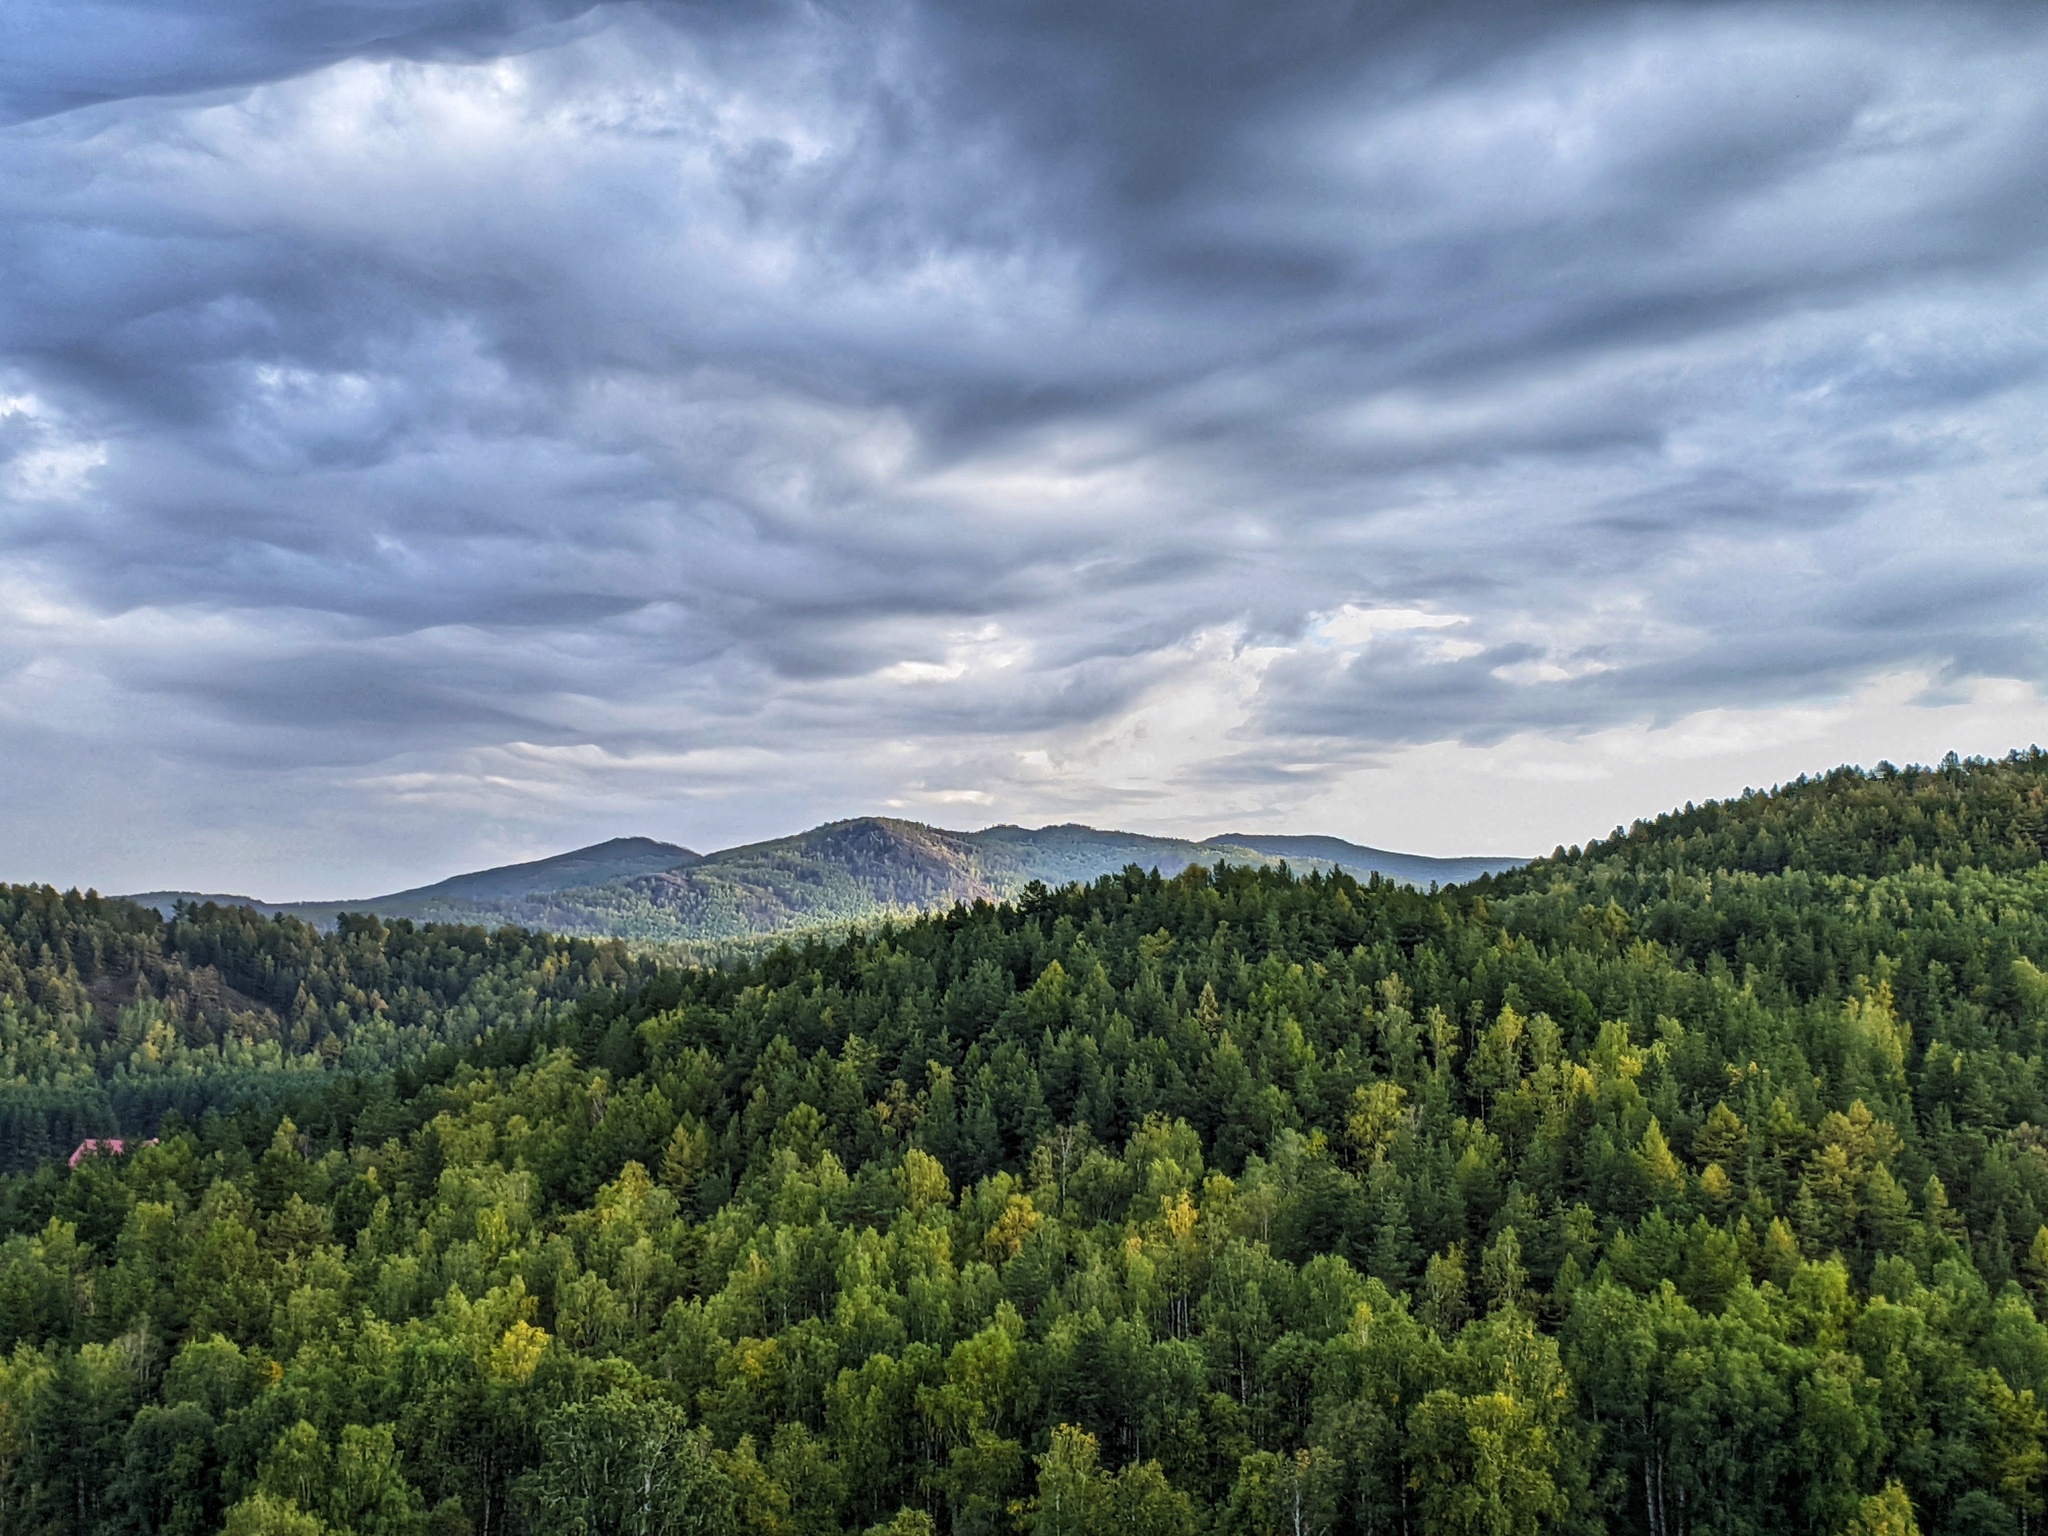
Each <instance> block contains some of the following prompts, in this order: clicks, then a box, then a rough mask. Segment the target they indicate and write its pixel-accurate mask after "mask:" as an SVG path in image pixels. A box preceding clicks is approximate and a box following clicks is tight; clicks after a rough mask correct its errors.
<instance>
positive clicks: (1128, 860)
mask: <svg viewBox="0 0 2048 1536" xmlns="http://www.w3.org/2000/svg"><path fill="white" fill-rule="evenodd" d="M1219 860H1223V861H1227V862H1229V863H1232V864H1256V865H1273V864H1279V863H1281V862H1283V861H1284V862H1285V863H1287V864H1288V865H1289V866H1290V867H1291V868H1293V869H1295V870H1297V871H1299V872H1307V871H1309V870H1318V869H1320V870H1324V871H1328V870H1333V869H1343V870H1346V871H1347V872H1349V873H1350V874H1352V875H1355V876H1357V877H1359V878H1361V879H1363V878H1364V877H1365V876H1367V875H1369V874H1379V875H1381V876H1384V877H1385V878H1387V879H1391V880H1402V881H1407V882H1409V883H1411V884H1416V885H1428V884H1431V883H1435V884H1439V885H1449V884H1453V883H1456V882H1459V881H1464V880H1472V879H1476V878H1477V877H1478V876H1480V875H1482V874H1487V873H1490V872H1497V871H1500V870H1506V869H1513V868H1514V867H1516V866H1517V865H1519V864H1522V863H1524V862H1526V861H1524V860H1522V859H1514V858H1464V859H1433V858H1427V857H1424V856H1422V855H1420V854H1410V853H1388V852H1386V851H1385V850H1384V849H1379V848H1365V847H1361V846H1359V845H1358V844H1356V843H1347V842H1345V841H1343V840H1342V839H1341V838H1335V837H1282V836H1267V835H1262V834H1256V833H1226V834H1225V835H1223V836H1221V837H1212V838H1207V839H1205V840H1203V841H1202V842H1190V841H1187V840H1185V839H1182V838H1172V837H1145V836H1142V835H1140V834H1137V833H1131V832H1099V831H1097V830H1096V829H1095V828H1093V827H1083V826H1075V825H1071V824H1069V825H1063V826H1052V827H1039V828H1036V829H1032V828H1027V827H1012V826H1000V827H990V828H988V829H987V830H985V831H981V832H948V831H945V830H944V829H942V828H939V827H928V826H925V825H924V824H922V823H921V822H915V821H898V820H895V819H893V818H890V817H881V816H867V817H860V818H858V819H856V820H852V821H835V822H828V823H827V824H826V825H824V826H822V827H815V828H813V829H812V830H810V831H808V832H800V833H798V834H797V835H796V836H794V837H783V838H776V839H775V840H773V841H772V842H765V843H750V844H747V845H746V846H744V847H740V848H728V849H726V850H725V851H723V852H721V853H713V854H708V855H707V854H700V853H694V852H692V851H691V850H690V849H688V848H682V847H678V846H677V845H675V844H673V843H661V842H656V841H654V840H653V839H652V838H645V837H618V838H613V839H612V840H611V841H610V842H605V843H598V844H595V845H593V846H592V847H589V848H579V849H576V850H575V851H574V852H572V853H562V854H556V855H555V856H554V857H553V858H547V859H535V860H533V861H532V862H531V863H526V864H506V865H501V866H499V867H498V868H495V869H484V870H478V871H476V872H475V873H473V874H465V875H454V876H451V877H450V878H448V879H446V880H440V881H436V882H435V883H434V884H432V885H423V886H418V887H415V888H414V889H412V890H406V891H394V892H392V893H391V894H390V895H389V896H373V897H369V898H367V899H365V900H361V901H318V902H288V903H276V902H262V901H256V900H253V899H251V898H249V897H246V896H219V895H208V894H203V893H198V892H191V891H148V892H144V893H142V894H140V895H137V896H133V897H131V898H129V899H130V900H133V901H138V902H143V903H145V904H147V905H150V906H154V907H156V908H157V909H158V910H159V911H161V912H164V913H165V914H167V915H168V914H169V913H170V912H171V910H172V909H173V908H174V907H175V906H176V904H177V903H178V902H180V901H193V902H204V901H212V902H217V903H219V904H221V905H224V906H225V905H240V906H248V907H254V908H255V909H256V910H257V911H259V912H265V913H277V912H288V913H291V914H293V915H294V916H298V917H302V918H305V919H307V920H308V921H311V922H317V923H321V924H323V925H324V924H327V923H331V922H332V921H333V920H334V918H335V916H336V915H337V914H338V913H342V912H375V913H377V914H378V915H379V916H382V917H409V918H412V919H414V920H415V921H419V922H443V923H480V924H484V925H486V926H491V927H495V926H498V925H501V924H505V923H516V924H519V925H521V926H523V927H528V928H545V929H549V930H551V931H553V932H556V933H567V934H588V935H593V936H606V937H615V938H627V939H642V940H654V941H662V942H682V943H720V942H729V941H732V940H743V939H751V938H759V937H763V936H767V935H772V934H778V933H788V932H794V931H796V930H800V929H804V928H815V927H826V926H834V925H841V924H846V923H854V922H861V921H864V920H867V919H871V918H877V917H884V916H888V915H890V914H892V913H911V912H919V911H926V910H929V909H931V908H934V907H946V906H951V905H952V904H953V903H954V902H956V901H968V902H971V901H976V900H989V901H1000V900H1003V899H1005V898H1008V897H1011V896H1015V895H1016V894H1017V893H1018V892H1019V891H1021V890H1023V889H1024V887H1025V886H1026V885H1028V884H1029V883H1030V882H1031V881H1033V880H1039V881H1043V882H1044V883H1045V884H1047V885H1051V886H1058V885H1064V884H1066V883H1068V882H1070V881H1074V880H1093V879H1095V878H1096V877H1097V876H1100V875H1105V874H1110V873H1113V872H1114V871H1116V870H1119V869H1122V868H1124V867H1125V866H1126V865H1130V864H1136V865H1139V866H1140V867H1141V868H1145V869H1154V868H1156V869H1158V870H1159V871H1160V873H1162V874H1166V875H1174V874H1178V873H1180V871H1181V870H1183V869H1185V868H1187V867H1188V866H1189V865H1190V864H1214V863H1216V862H1218V861H1219Z"/></svg>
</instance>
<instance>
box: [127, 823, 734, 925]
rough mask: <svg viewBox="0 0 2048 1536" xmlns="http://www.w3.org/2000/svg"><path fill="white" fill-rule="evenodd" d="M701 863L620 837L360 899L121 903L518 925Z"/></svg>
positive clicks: (142, 899)
mask: <svg viewBox="0 0 2048 1536" xmlns="http://www.w3.org/2000/svg"><path fill="white" fill-rule="evenodd" d="M701 857H702V855H701V854H698V853H695V852H693V851H691V850H690V849H688V848H683V847H680V846H678V845H677V844H675V843H662V842H657V841H655V840H654V839H653V838H651V837H614V838H612V839H610V840H609V841H607V842H602V843H593V844H592V845H591V846H590V847H588V848H577V849H574V850H572V851H570V852H568V853H557V854H553V855H551V856H550V857H548V858H545V859H531V860H528V861H527V862H526V863H524V864H500V865H497V866H496V867H494V868H491V869H479V870H474V871H472V872H470V873H468V874H461V875H451V876H449V877H448V878H447V879H446V880H439V881H436V882H435V883H434V884H432V885H420V886H414V887H413V888H412V889H410V890H405V891H393V892H392V893H391V894H390V895H388V896H365V897H363V898H361V899H360V900H355V901H288V902H269V901H258V900H256V899H255V898H254V897H251V896H216V895H210V894H206V893H202V892H199V891H145V892H143V893H141V894H140V895H135V896H124V897H121V898H120V899H121V900H123V901H132V902H135V903H136V904H137V905H138V906H145V907H154V908H155V909H156V910H157V911H159V912H161V913H162V914H163V915H164V916H165V917H169V916H170V915H171V913H172V911H173V910H174V909H175V908H176V906H177V904H178V903H179V902H181V901H183V902H189V903H192V904H193V905H201V904H204V903H206V902H212V903H213V904H214V905H215V906H220V907H250V908H253V909H254V910H256V911H258V912H261V913H263V914H264V915H265V916H273V915H275V914H277V913H280V912H285V913H289V914H291V915H292V916H293V917H302V918H304V919H306V920H307V921H308V922H314V923H321V924H330V923H332V922H333V921H334V919H335V917H336V916H337V915H339V914H340V913H343V912H375V913H378V914H379V915H381V916H384V917H410V918H413V919H415V920H417V921H422V922H458V923H460V922H479V921H483V922H490V921H498V922H505V921H511V920H513V919H510V918H507V917H504V916H500V915H497V913H498V909H499V908H501V907H504V906H506V905H507V904H510V905H512V906H517V905H520V904H522V903H524V902H526V901H527V900H528V899H529V898H533V897H537V896H543V895H546V894H548V893H551V892H554V891H564V890H572V889H575V888H577V887H581V886H596V885H604V884H607V883H608V882H611V881H614V880H625V879H629V878H631V877H632V876H634V875H640V874H646V873H648V872H649V871H651V870H657V869H671V868H674V867H675V866H676V865H679V864H688V863H690V862H692V861H693V860H695V859H698V858H701Z"/></svg>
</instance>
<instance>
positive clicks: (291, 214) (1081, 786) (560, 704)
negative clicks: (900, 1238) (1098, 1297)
mask: <svg viewBox="0 0 2048 1536" xmlns="http://www.w3.org/2000/svg"><path fill="white" fill-rule="evenodd" d="M2044 513H2048V9H2044V8H2043V7H2041V6H2039V5H2014V6H1994V5H1971V4H1963V3H1945V4H1938V5H1902V4H1893V3H1884V0H1865V3H1859V4H1855V5H1843V6H1811V5H1787V4H1754V5H1655V6H1652V5H1599V4H1576V5H1574V4H1556V5H1542V4H1512V5H1511V4H1504V3H1499V4H1481V3H1475V0H1439V3H1430V4H1420V3H1415V4H1402V3H1391V0H1389V3H1381V4H1353V3H1336V0H1285V3H1280V4H1272V3H1258V4H1252V3H1241V4H1221V3H1213V0H1173V3H1166V0H1087V3H1081V0H1053V3H1043V4H1033V3H1026V0H990V3H986V4H976V5H967V4H962V3H959V0H954V3H951V4H937V3H921V0H873V3H863V4H858V5H854V4H844V3H840V4H823V3H819V4H779V3H771V0H723V3H718V4H675V3H661V4H600V5H596V6H587V5H584V4H582V3H580V0H326V3H323V4H322V5H319V6H317V7H313V6H307V7H287V6H278V5H276V4H274V3H270V0H14V3H12V4H10V5H8V6H6V7H4V8H0V879H13V880H35V881H49V882H52V883H55V884H59V885H66V884H78V885H81V886H83V885H88V884H90V885H96V886H98V887H99V888H100V889H102V890H107V891H119V890H136V889H146V888H161V887H177V888H187V889H204V890H230V891H237V892H246V893H249V894H254V895H258V896H263V897H267V898H270V899H288V898H317V897H347V896H358V895H368V894H372V893H375V892H378V891H382V890H389V889H393V888H397V887H401V886H405V885H409V884H415V883H418V882H420V881H423V880H428V879H433V878H436V877H438V876H441V875H444V874H448V873H451V872H453V871H455V870H459V869H463V868H473V867H478V866H480V865H485V864H493V863H500V862H505V861H506V860H509V859H516V858H521V857H531V856H537V855H540V854H545V853H550V852H555V851H559V850H561V849H564V848H568V847H572V846H576V845H578V844H581V843H587V842H591V841H596V840H599V839H602V838H605V837H610V836H617V835H647V836H654V837H661V838H665V839H667V840H670V841H675V842H679V843H684V844H687V845H689V846H691V847H694V848H698V849H705V850H708V849H713V848H718V847H724V846H730V845H732V844H735V843H740V842H745V841H750V840H754V839H758V838H764V837H771V836H777V835H781V834H785V833H788V832H792V831H796V830H799V829H801V828H803V827H805V826H809V825H812V824H815V823H817V822H820V821H824V820H827V819H831V818H836V817H841V816H849V815H861V814H876V813H880V814H892V815H900V816H906V817H911V818H915V819H918V820H925V821H931V822H935V823H938V824H941V825H947V826H955V827H977V826H984V825H988V824H991V823H994V822H1003V821H1009V822H1022V823H1026V824H1031V825H1036V824H1040V823H1043V822H1049V821H1085V822H1089V823H1091V824H1094V825H1098V826H1115V827H1122V828H1127V829H1131V830H1138V831H1150V832H1165V833H1177V834H1185V835H1196V836H1200V835H1207V834H1211V833H1217V832H1225V831H1289V832H1316V833H1329V834H1335V835H1338V836H1345V837H1350V838H1353V839H1356V840H1358V841H1362V842H1368V843H1372V844H1375V845H1378V846H1381V847H1387V848H1395V849H1401V850H1406V851H1413V852H1423V853H1438V854H1463V853H1535V852H1541V851H1545V850H1548V849H1549V848H1551V847H1552V846H1554V845H1557V844H1559V843H1566V844H1569V843H1573V842H1579V841H1583V840H1586V839H1589V838H1592V837H1596V836H1600V835H1602V834H1604V833H1606V832H1607V831H1609V830H1611V829H1612V828H1613V827H1614V826H1616V825H1618V824H1621V823H1625V822H1628V821H1630V820H1633V819H1634V818H1635V817H1638V816H1646V815H1654V814H1655V813H1657V812H1658V811H1660V810H1663V809H1666V808H1668V807H1670V806H1673V805H1676V804H1679V803H1682V802H1684V801H1687V800H1700V799H1706V798H1709V797H1712V796H1718V795H1726V794H1733V793H1740V792H1741V791H1742V790H1743V789H1744V788H1745V787H1748V786H1750V785H1758V786H1762V785H1768V784H1771V783H1774V782H1778V781H1781V780H1783V779H1786V778H1789V777H1791V776H1793V775H1796V774H1798V773H1801V772H1805V771H1816V770H1821V769H1825V768H1827V767H1829V766H1831V765H1833V764H1835V763H1838V762H1844V761H1850V762H1860V763H1865V764H1874V763H1876V762H1877V761H1879V760H1881V759H1888V760H1891V761H1894V762H1899V763H1906V762H1912V761H1929V760H1932V759H1935V758H1938V757H1939V756H1940V755H1941V754H1942V753H1944V752H1947V751H1949V750H1956V751H1960V752H1962V753H1964V754H1966V755H1967V754H1972V753H1985V754H1994V755H1995V754H2000V753H2003V752H2005V751H2007V750H2009V749H2011V748H2014V747H2020V746H2025V745H2027V744H2029V743H2031V742H2035V741H2048V692H2044V684H2048V628H2044V602H2043V598H2044V594H2048V516H2044Z"/></svg>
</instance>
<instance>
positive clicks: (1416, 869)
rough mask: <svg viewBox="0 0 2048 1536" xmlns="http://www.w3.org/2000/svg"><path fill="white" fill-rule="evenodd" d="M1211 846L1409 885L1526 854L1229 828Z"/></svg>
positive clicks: (1479, 871) (1464, 876) (1449, 879)
mask: <svg viewBox="0 0 2048 1536" xmlns="http://www.w3.org/2000/svg"><path fill="white" fill-rule="evenodd" d="M1203 846H1205V847H1211V848H1226V847H1227V848H1249V849H1252V850H1253V851H1255V852H1258V853H1264V854H1271V855H1272V856H1273V857H1275V858H1281V859H1286V860H1287V861H1288V862H1289V863H1290V864H1298V863H1300V862H1301V861H1302V860H1304V859H1311V860H1315V861H1317V862H1319V863H1323V864H1329V865H1334V866H1335V867H1337V868H1339V869H1342V870H1344V871H1346V872H1347V873H1349V874H1352V875H1357V876H1361V877H1362V876H1364V875H1367V874H1378V875H1383V876H1384V877H1386V878H1387V879H1389V880H1405V881H1407V882H1408V883H1409V884H1410V885H1421V886H1426V885H1428V884H1430V883H1431V882H1432V881H1434V882H1435V883H1436V884H1438V885H1458V884H1462V883H1463V882H1465V881H1467V880H1477V879H1478V878H1479V877H1480V876H1481V875H1498V874H1501V873H1504V872H1505V871H1507V870H1510V869H1519V868H1521V867H1522V866H1523V865H1524V864H1526V863H1528V862H1529V861H1528V860H1527V859H1515V858H1508V857H1506V856H1494V855H1479V856H1475V857H1472V858H1463V859H1437V858H1430V857H1428V856H1426V855H1424V854H1420V853H1389V852H1387V850H1386V849H1384V848H1367V847H1365V846H1363V845H1361V844H1359V843H1347V842H1345V841H1344V839H1342V838H1341V837H1299V836H1287V835H1274V834H1267V833H1258V832H1226V833H1224V834H1223V835H1222V836H1221V837H1212V838H1209V839H1207V840H1206V841H1205V843H1204V845H1203Z"/></svg>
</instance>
